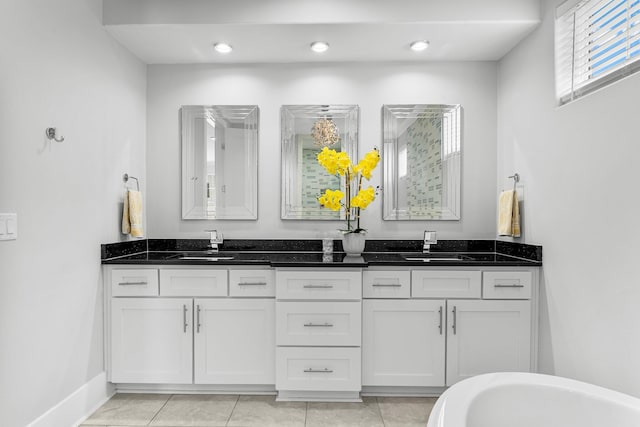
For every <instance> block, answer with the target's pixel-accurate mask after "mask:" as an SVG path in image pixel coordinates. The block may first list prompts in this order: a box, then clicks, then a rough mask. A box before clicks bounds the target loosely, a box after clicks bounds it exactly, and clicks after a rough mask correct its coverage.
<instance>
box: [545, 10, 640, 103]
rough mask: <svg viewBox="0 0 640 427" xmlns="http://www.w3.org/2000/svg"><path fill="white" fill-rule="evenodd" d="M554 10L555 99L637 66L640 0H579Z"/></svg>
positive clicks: (566, 99)
mask: <svg viewBox="0 0 640 427" xmlns="http://www.w3.org/2000/svg"><path fill="white" fill-rule="evenodd" d="M558 12H559V13H558V16H557V18H556V28H555V56H556V93H557V95H558V99H559V102H560V104H564V103H567V102H569V101H571V100H573V99H575V98H577V97H579V96H582V95H584V94H586V93H589V92H591V91H593V90H596V89H599V88H601V87H603V86H605V85H607V84H609V83H611V82H613V81H615V80H618V79H620V78H622V77H625V76H628V75H629V74H632V73H634V72H636V71H638V70H640V0H583V1H580V2H578V3H577V4H576V5H575V6H574V7H572V8H570V9H568V10H564V11H562V12H560V9H558Z"/></svg>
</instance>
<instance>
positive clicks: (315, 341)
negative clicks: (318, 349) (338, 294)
mask: <svg viewBox="0 0 640 427" xmlns="http://www.w3.org/2000/svg"><path fill="white" fill-rule="evenodd" d="M361 330H362V305H361V303H360V302H359V301H354V302H351V301H348V302H345V301H339V302H331V303H328V302H299V301H277V302H276V344H277V345H301V346H302V345H306V346H314V345H315V346H357V347H359V346H360V342H361Z"/></svg>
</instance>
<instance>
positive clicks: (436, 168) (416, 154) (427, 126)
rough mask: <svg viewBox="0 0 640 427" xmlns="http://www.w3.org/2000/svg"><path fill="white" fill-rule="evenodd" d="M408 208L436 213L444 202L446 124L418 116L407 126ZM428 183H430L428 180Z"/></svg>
mask: <svg viewBox="0 0 640 427" xmlns="http://www.w3.org/2000/svg"><path fill="white" fill-rule="evenodd" d="M406 135H407V139H406V143H407V165H408V166H407V173H408V178H409V179H408V182H407V199H406V200H407V206H406V208H407V210H408V211H409V212H410V213H411V214H412V215H420V216H427V217H430V216H432V214H431V213H432V212H434V211H439V210H440V208H441V206H442V137H441V135H442V124H441V121H440V120H437V119H435V118H433V117H418V118H416V119H415V121H414V122H413V123H412V124H411V125H409V127H407V130H406ZM424 183H426V185H425V184H424Z"/></svg>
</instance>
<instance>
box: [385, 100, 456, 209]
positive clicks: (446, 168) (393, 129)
mask: <svg viewBox="0 0 640 427" xmlns="http://www.w3.org/2000/svg"><path fill="white" fill-rule="evenodd" d="M459 116H460V107H459V106H457V105H452V106H448V105H385V106H384V107H383V133H384V146H383V156H384V158H385V162H384V164H385V171H384V183H385V185H384V188H385V194H384V203H383V206H384V207H383V218H384V219H385V220H450V219H459V218H460V213H459V203H460V117H459Z"/></svg>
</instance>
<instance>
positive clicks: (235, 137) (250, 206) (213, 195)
mask: <svg viewBox="0 0 640 427" xmlns="http://www.w3.org/2000/svg"><path fill="white" fill-rule="evenodd" d="M181 125H182V218H183V219H257V218H258V106H256V105H187V106H183V107H182V109H181Z"/></svg>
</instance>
